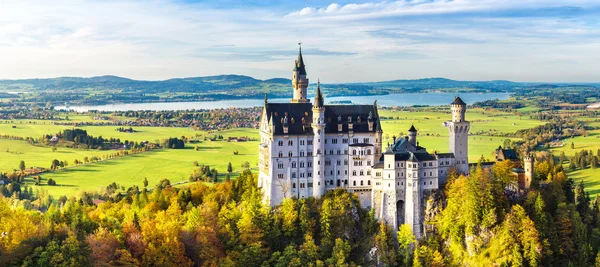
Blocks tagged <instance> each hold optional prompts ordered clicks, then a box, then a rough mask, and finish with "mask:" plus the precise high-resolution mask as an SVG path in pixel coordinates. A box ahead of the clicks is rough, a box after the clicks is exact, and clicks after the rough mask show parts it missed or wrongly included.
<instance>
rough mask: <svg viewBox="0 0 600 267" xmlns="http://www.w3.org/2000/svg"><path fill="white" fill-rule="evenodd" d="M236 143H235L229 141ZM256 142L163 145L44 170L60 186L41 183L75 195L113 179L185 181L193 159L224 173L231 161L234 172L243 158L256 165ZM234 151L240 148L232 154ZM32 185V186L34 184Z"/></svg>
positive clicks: (134, 182) (57, 192) (129, 182)
mask: <svg viewBox="0 0 600 267" xmlns="http://www.w3.org/2000/svg"><path fill="white" fill-rule="evenodd" d="M232 144H235V145H232ZM257 147H258V142H244V143H228V142H224V141H217V142H205V143H203V144H200V145H199V150H198V151H195V150H194V149H193V147H192V146H187V147H186V149H165V150H160V151H151V152H147V153H142V154H137V155H131V156H126V157H123V158H119V159H113V160H107V161H103V162H98V163H93V164H85V165H82V166H79V167H76V168H69V169H67V170H61V171H57V172H50V173H46V174H43V175H42V177H43V178H44V179H48V178H52V179H54V180H56V181H58V183H59V185H60V186H45V185H44V186H42V187H43V188H44V189H48V191H49V193H50V194H52V195H55V196H61V195H74V194H76V193H77V192H78V191H81V190H84V191H90V190H98V189H100V188H103V187H106V186H107V185H108V184H110V183H112V182H117V184H119V185H121V186H125V187H129V186H132V185H138V186H140V187H141V186H143V181H144V178H147V179H148V182H149V184H150V185H151V186H153V185H155V184H158V182H159V181H160V180H162V179H163V178H167V179H169V180H170V181H171V183H176V182H181V181H188V178H189V176H190V174H191V173H192V171H193V170H194V169H195V168H197V167H195V166H193V164H192V163H193V162H194V161H198V162H199V164H208V165H210V166H211V167H214V168H216V169H217V170H218V171H219V172H220V173H222V174H224V173H225V171H226V169H227V164H228V163H229V162H231V164H232V165H233V169H234V172H236V171H240V170H241V164H242V163H243V162H244V161H248V162H250V164H251V166H253V167H254V166H256V165H257V161H258V158H257V156H256V153H255V151H256V148H257ZM233 151H239V154H238V155H234V154H233ZM34 188H35V187H34Z"/></svg>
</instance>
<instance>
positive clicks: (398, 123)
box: [379, 109, 543, 162]
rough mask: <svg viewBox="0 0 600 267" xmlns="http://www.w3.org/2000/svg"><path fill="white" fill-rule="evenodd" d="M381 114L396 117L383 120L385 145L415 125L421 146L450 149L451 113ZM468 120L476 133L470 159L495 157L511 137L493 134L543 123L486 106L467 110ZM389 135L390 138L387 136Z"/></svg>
mask: <svg viewBox="0 0 600 267" xmlns="http://www.w3.org/2000/svg"><path fill="white" fill-rule="evenodd" d="M379 115H380V116H385V117H392V118H393V119H391V120H384V121H382V123H381V127H383V132H384V145H385V144H386V143H387V142H390V143H391V142H392V136H393V135H396V136H397V137H398V136H405V135H406V132H407V131H408V129H409V128H410V126H411V125H413V124H414V125H415V128H417V130H418V131H419V136H418V137H417V140H418V141H419V143H420V145H421V146H424V147H426V148H427V149H428V151H430V152H433V151H439V152H448V151H449V144H448V129H447V128H445V127H443V126H442V124H443V123H444V122H445V121H448V120H449V118H450V114H449V113H445V112H421V111H419V112H409V111H391V110H383V111H380V112H379ZM466 119H467V120H468V121H471V133H472V134H473V135H470V136H469V160H470V161H472V162H475V161H477V160H478V159H479V158H480V157H481V156H482V155H483V156H484V157H486V158H490V159H493V157H492V153H493V152H494V150H495V149H496V148H498V146H499V145H502V143H503V142H504V140H505V139H507V138H506V137H493V136H489V134H497V133H514V132H515V131H517V130H520V129H527V128H533V127H535V126H538V125H541V124H543V122H541V121H537V120H532V119H529V117H528V116H520V117H519V116H516V115H513V114H510V113H504V112H485V111H484V110H482V109H473V110H469V111H467V115H466ZM507 122H510V123H507ZM513 124H514V125H513ZM400 133H402V135H400ZM385 137H388V138H387V139H385ZM509 139H512V138H509ZM512 140H515V139H512Z"/></svg>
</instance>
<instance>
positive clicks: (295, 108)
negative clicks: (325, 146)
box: [265, 103, 379, 135]
mask: <svg viewBox="0 0 600 267" xmlns="http://www.w3.org/2000/svg"><path fill="white" fill-rule="evenodd" d="M323 108H324V109H325V113H324V114H325V123H326V126H325V133H347V132H348V131H349V124H350V123H351V124H352V131H353V132H355V133H369V132H372V133H374V132H376V131H377V128H376V127H373V128H372V129H371V130H369V121H368V119H367V118H368V117H369V113H371V114H378V113H377V108H376V106H374V105H323ZM265 114H266V116H267V121H271V120H272V122H273V134H274V135H285V134H284V133H283V120H284V118H285V116H286V115H287V117H288V135H298V134H309V135H312V134H313V132H312V128H311V126H310V124H311V122H312V120H313V113H312V104H311V103H267V104H266V112H265ZM339 117H341V118H342V120H341V121H339V122H338V118H339ZM292 119H293V120H292ZM378 122H379V117H378V116H372V123H374V125H376V124H377V123H378ZM338 124H342V130H341V131H338Z"/></svg>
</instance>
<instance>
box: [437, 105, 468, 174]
mask: <svg viewBox="0 0 600 267" xmlns="http://www.w3.org/2000/svg"><path fill="white" fill-rule="evenodd" d="M450 109H451V110H452V120H451V121H447V122H445V123H444V125H445V126H446V127H448V131H449V133H450V152H452V153H454V158H455V160H456V162H455V163H456V169H457V170H458V171H459V172H461V173H464V174H467V173H469V129H470V128H471V123H470V122H468V121H466V120H465V113H466V112H467V104H466V103H465V102H464V101H462V99H460V97H455V98H454V102H452V103H450Z"/></svg>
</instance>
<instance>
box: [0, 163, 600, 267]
mask: <svg viewBox="0 0 600 267" xmlns="http://www.w3.org/2000/svg"><path fill="white" fill-rule="evenodd" d="M511 168H512V166H511V163H510V162H503V163H500V164H497V165H496V166H494V168H493V172H490V171H489V170H484V169H481V168H476V169H474V170H472V172H471V174H470V176H469V177H465V176H456V175H452V176H451V177H450V179H449V182H448V184H447V187H446V189H445V190H444V191H441V192H438V193H437V194H434V195H432V196H431V198H430V199H429V201H428V202H427V204H426V212H425V218H426V223H425V228H426V236H425V237H424V238H423V239H422V240H420V241H416V240H415V238H414V236H412V234H411V233H412V231H411V229H410V227H409V226H408V225H402V226H401V227H400V229H399V231H398V234H397V235H396V236H394V234H393V231H392V229H391V228H390V227H389V226H387V225H385V224H382V223H380V222H377V221H376V220H375V218H374V215H373V213H372V212H371V211H368V210H365V209H362V208H361V207H360V204H359V202H358V200H357V198H356V197H355V196H353V195H352V194H351V193H347V192H346V191H344V190H336V191H330V192H328V193H327V194H326V195H325V196H324V197H323V198H322V199H313V198H309V199H302V200H296V199H286V200H285V201H284V202H283V204H281V205H280V206H278V207H274V208H270V207H267V206H264V205H263V204H262V202H261V194H260V190H259V189H258V188H256V186H255V185H256V175H254V174H251V173H250V172H249V171H246V172H245V173H244V174H242V175H241V176H240V177H239V178H238V179H236V180H233V181H228V182H223V183H216V184H214V186H207V185H205V184H204V183H202V182H198V183H195V184H193V185H191V186H189V187H184V188H177V187H173V186H171V185H170V183H169V181H168V180H164V181H163V182H162V183H161V184H159V185H156V186H155V187H154V188H151V190H149V189H147V188H141V189H140V188H137V187H133V188H128V189H125V188H120V187H119V186H118V185H116V184H113V185H109V186H108V187H107V188H106V190H105V191H104V193H103V194H101V195H99V196H92V195H84V196H83V197H81V198H71V199H66V198H61V199H59V200H52V199H51V198H50V197H48V196H47V195H44V194H43V193H42V194H38V196H39V197H38V198H35V197H33V196H25V197H24V195H23V194H21V193H18V192H14V194H13V197H11V198H5V197H0V232H1V233H2V238H1V239H0V240H1V243H0V253H1V255H2V257H0V265H1V266H86V265H94V266H115V265H118V266H135V265H143V266H217V265H219V266H358V265H360V266H375V265H380V266H590V265H593V264H594V262H595V261H596V262H598V261H600V258H597V257H596V255H597V254H598V248H599V247H600V228H599V227H600V201H598V200H597V199H595V200H594V201H590V199H589V197H587V194H586V193H585V191H584V188H583V185H582V184H579V185H576V186H575V185H574V184H573V181H572V180H570V179H568V178H567V177H566V176H565V174H564V173H563V171H562V169H561V167H560V166H555V167H553V168H551V169H550V170H549V171H548V175H547V177H548V178H547V179H548V180H545V181H536V182H535V183H534V185H535V189H533V190H531V191H530V192H529V193H528V194H527V195H526V196H523V197H515V196H514V195H510V194H506V191H505V188H506V185H507V184H509V183H511V182H513V180H512V179H513V176H512V175H511V174H510V170H511ZM538 182H540V183H538ZM25 193H27V192H25ZM97 197H99V198H100V199H102V201H98V200H96V201H92V199H93V198H97ZM19 199H21V200H19Z"/></svg>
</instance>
